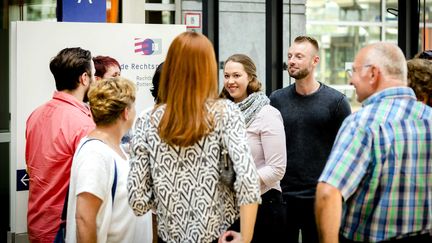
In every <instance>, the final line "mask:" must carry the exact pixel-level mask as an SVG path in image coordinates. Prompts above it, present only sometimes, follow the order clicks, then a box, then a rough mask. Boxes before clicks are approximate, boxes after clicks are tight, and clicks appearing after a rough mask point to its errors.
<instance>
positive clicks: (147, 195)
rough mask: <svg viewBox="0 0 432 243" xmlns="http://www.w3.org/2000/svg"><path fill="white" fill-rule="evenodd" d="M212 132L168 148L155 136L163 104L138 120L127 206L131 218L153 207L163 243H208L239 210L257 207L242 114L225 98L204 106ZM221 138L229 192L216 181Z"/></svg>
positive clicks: (257, 194) (256, 189)
mask: <svg viewBox="0 0 432 243" xmlns="http://www.w3.org/2000/svg"><path fill="white" fill-rule="evenodd" d="M207 108H208V110H209V111H210V114H212V115H213V117H214V121H215V128H214V129H213V131H212V132H210V133H209V134H208V135H207V136H205V137H203V138H201V139H200V140H199V141H198V142H197V143H195V144H194V145H192V146H188V147H179V146H170V145H168V144H166V143H165V142H164V141H163V140H162V139H161V138H160V137H159V134H158V125H159V121H160V119H161V118H162V116H163V114H164V111H165V106H164V105H163V106H160V107H158V108H157V109H156V110H154V111H150V112H147V113H145V114H142V115H141V116H140V117H138V119H137V122H136V125H135V134H134V137H133V139H132V144H131V149H132V160H131V170H130V173H129V178H128V190H129V204H130V205H131V207H132V209H133V210H134V212H135V214H137V215H142V214H144V213H146V212H147V211H148V210H150V209H152V208H155V209H156V213H157V221H158V234H159V237H161V238H162V240H164V241H166V242H211V241H213V240H215V239H217V238H218V237H219V236H220V235H221V233H222V232H224V231H225V230H226V229H227V228H228V227H229V226H230V225H231V224H232V223H233V222H234V221H235V220H236V219H237V218H238V216H239V206H240V205H244V204H251V203H259V202H260V200H261V198H260V188H259V180H258V175H257V172H256V168H255V164H254V162H253V159H252V156H251V153H250V148H249V146H248V144H247V140H246V130H245V125H244V120H243V116H242V115H241V113H240V111H239V109H238V107H237V106H236V105H235V104H234V103H232V102H231V101H228V100H218V101H216V102H209V103H208V105H207ZM221 139H224V142H225V144H226V147H227V149H228V153H229V156H230V158H231V160H232V161H233V167H234V170H235V172H236V180H235V183H234V190H231V189H229V188H228V187H226V186H225V185H223V184H222V183H220V181H219V178H220V169H219V168H220V167H219V166H220V150H221Z"/></svg>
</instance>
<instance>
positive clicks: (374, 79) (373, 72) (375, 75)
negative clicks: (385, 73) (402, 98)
mask: <svg viewBox="0 0 432 243" xmlns="http://www.w3.org/2000/svg"><path fill="white" fill-rule="evenodd" d="M369 69H370V71H369V83H370V84H371V85H372V87H374V88H376V87H378V85H379V82H380V81H381V71H380V69H379V68H378V67H376V66H374V65H372V66H371V67H370V68H369Z"/></svg>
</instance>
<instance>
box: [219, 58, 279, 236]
mask: <svg viewBox="0 0 432 243" xmlns="http://www.w3.org/2000/svg"><path fill="white" fill-rule="evenodd" d="M221 96H222V97H224V98H228V99H229V100H231V101H233V102H235V103H236V104H237V105H238V106H239V108H240V110H241V112H242V114H243V116H244V118H245V122H246V131H247V138H248V142H249V146H250V148H251V151H252V156H253V158H254V161H255V165H256V167H257V170H258V175H259V178H260V186H261V199H262V204H261V205H259V207H258V214H257V219H256V224H255V231H254V232H255V233H254V237H253V242H278V241H279V240H280V239H281V238H282V236H283V234H284V230H285V229H282V228H281V227H282V225H284V219H283V215H284V213H283V212H282V210H283V205H282V189H281V186H280V180H282V178H283V176H284V174H285V167H286V147H285V130H284V125H283V121H282V116H281V114H280V112H279V111H278V110H277V109H276V108H274V107H272V106H271V105H270V100H269V98H267V96H266V95H265V94H264V92H262V91H261V82H260V81H259V80H258V78H257V74H256V66H255V64H254V62H253V61H252V59H250V58H249V57H248V56H246V55H243V54H234V55H232V56H230V57H228V59H227V60H226V61H225V65H224V88H223V90H222V93H221Z"/></svg>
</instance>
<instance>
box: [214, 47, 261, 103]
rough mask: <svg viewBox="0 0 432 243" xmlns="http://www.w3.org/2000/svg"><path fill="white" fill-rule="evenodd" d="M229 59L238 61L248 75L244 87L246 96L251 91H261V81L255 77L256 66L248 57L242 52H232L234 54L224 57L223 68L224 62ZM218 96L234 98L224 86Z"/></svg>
mask: <svg viewBox="0 0 432 243" xmlns="http://www.w3.org/2000/svg"><path fill="white" fill-rule="evenodd" d="M229 61H231V62H238V63H240V64H241V65H242V66H243V69H244V71H245V72H246V74H247V75H248V78H249V79H250V80H249V83H248V86H247V88H246V93H247V95H248V96H249V95H250V94H252V93H255V92H258V91H261V82H260V81H259V80H258V78H257V74H256V66H255V63H254V62H253V61H252V59H251V58H250V57H248V56H246V55H244V54H234V55H232V56H230V57H228V58H227V59H226V61H225V63H224V69H225V66H226V64H227V63H228V62H229ZM220 97H221V98H226V99H230V100H234V99H233V97H231V95H230V94H229V93H228V91H227V90H226V89H225V87H224V88H223V89H222V92H221V94H220Z"/></svg>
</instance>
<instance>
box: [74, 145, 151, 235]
mask: <svg viewBox="0 0 432 243" xmlns="http://www.w3.org/2000/svg"><path fill="white" fill-rule="evenodd" d="M86 140H88V138H87V137H85V138H83V139H81V141H80V144H79V145H78V149H77V153H76V154H75V157H74V159H73V162H72V168H71V177H70V185H69V201H68V211H67V223H66V242H68V243H73V242H76V241H77V240H76V221H75V212H76V199H77V196H78V195H79V194H80V193H82V192H88V193H91V194H93V195H95V196H96V197H98V198H100V199H101V200H102V204H101V207H100V209H99V212H98V214H97V216H96V224H97V242H100V243H102V242H107V243H109V242H116V243H118V242H125V243H126V242H127V243H130V242H151V239H152V236H151V232H152V230H151V215H144V216H142V217H136V216H135V215H134V213H133V211H132V209H131V208H130V207H129V204H128V198H127V197H128V195H127V188H126V182H127V175H128V173H129V163H128V161H127V160H124V159H123V158H122V157H120V156H119V155H118V154H117V153H116V152H115V151H113V150H112V149H111V148H110V147H109V146H108V145H106V144H104V143H103V142H102V141H99V140H92V141H89V142H87V143H86V144H85V145H84V146H82V148H81V145H82V144H83V143H84V142H85V141H86ZM80 148H81V149H80ZM114 161H115V163H116V166H117V186H116V192H115V196H114V204H113V203H112V195H111V189H112V185H113V182H114ZM149 219H150V220H149ZM149 227H150V229H149ZM144 233H145V234H146V235H144Z"/></svg>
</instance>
